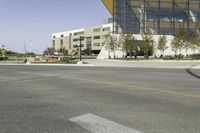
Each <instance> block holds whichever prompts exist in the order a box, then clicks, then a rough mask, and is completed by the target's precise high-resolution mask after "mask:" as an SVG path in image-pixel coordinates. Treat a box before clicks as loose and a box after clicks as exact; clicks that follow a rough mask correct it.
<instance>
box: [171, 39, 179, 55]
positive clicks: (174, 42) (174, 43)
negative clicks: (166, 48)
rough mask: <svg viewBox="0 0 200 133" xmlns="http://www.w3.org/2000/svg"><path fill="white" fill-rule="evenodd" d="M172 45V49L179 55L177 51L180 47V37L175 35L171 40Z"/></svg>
mask: <svg viewBox="0 0 200 133" xmlns="http://www.w3.org/2000/svg"><path fill="white" fill-rule="evenodd" d="M171 47H172V51H174V52H175V56H177V51H178V49H179V39H178V38H176V37H174V39H173V40H172V42H171Z"/></svg>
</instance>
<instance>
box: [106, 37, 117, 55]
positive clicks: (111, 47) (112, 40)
mask: <svg viewBox="0 0 200 133" xmlns="http://www.w3.org/2000/svg"><path fill="white" fill-rule="evenodd" d="M104 46H105V48H106V49H108V58H109V59H110V58H111V57H110V51H112V52H113V53H114V58H116V54H115V50H116V49H117V48H119V43H118V38H117V37H116V36H114V35H112V34H109V35H108V37H107V39H106V40H105V42H104Z"/></svg>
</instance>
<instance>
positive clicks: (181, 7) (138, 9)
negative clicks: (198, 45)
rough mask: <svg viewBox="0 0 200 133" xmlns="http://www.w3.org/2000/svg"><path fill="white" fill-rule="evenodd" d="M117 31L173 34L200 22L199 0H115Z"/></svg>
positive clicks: (115, 25)
mask: <svg viewBox="0 0 200 133" xmlns="http://www.w3.org/2000/svg"><path fill="white" fill-rule="evenodd" d="M112 15H113V23H114V24H113V28H114V33H130V32H131V33H135V34H138V33H146V32H150V33H152V34H169V35H170V34H174V32H175V31H176V30H178V29H179V27H180V26H183V27H184V28H185V29H186V30H188V31H189V32H192V30H194V27H195V25H196V23H200V0H123V1H122V0H113V14H112Z"/></svg>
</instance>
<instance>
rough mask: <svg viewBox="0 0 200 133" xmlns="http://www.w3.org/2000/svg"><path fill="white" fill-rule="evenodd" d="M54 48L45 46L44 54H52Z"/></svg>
mask: <svg viewBox="0 0 200 133" xmlns="http://www.w3.org/2000/svg"><path fill="white" fill-rule="evenodd" d="M54 52H55V50H54V48H47V49H46V50H44V55H54Z"/></svg>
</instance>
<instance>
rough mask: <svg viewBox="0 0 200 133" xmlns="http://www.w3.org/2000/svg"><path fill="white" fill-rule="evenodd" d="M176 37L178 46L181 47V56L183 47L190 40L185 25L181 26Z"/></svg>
mask: <svg viewBox="0 0 200 133" xmlns="http://www.w3.org/2000/svg"><path fill="white" fill-rule="evenodd" d="M174 37H175V38H176V39H178V47H179V51H180V54H179V58H180V57H181V55H182V49H183V48H184V47H185V44H186V43H187V41H188V37H189V34H188V32H186V31H185V29H184V27H182V26H181V27H180V28H179V30H178V31H177V32H176V33H175V35H174Z"/></svg>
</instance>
